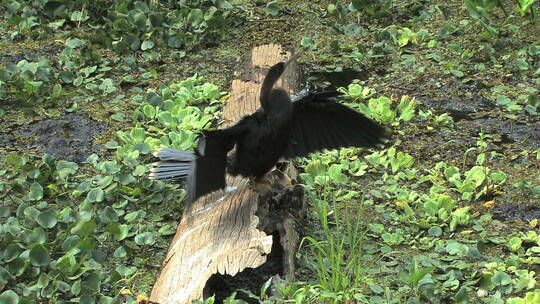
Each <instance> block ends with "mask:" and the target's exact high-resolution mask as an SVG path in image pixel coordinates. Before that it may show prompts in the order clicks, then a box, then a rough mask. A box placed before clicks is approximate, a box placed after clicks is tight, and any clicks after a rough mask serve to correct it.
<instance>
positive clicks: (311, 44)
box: [300, 37, 317, 51]
mask: <svg viewBox="0 0 540 304" xmlns="http://www.w3.org/2000/svg"><path fill="white" fill-rule="evenodd" d="M300 45H301V46H303V47H304V48H306V49H308V50H312V51H313V50H315V49H316V48H317V45H316V44H315V41H314V40H313V38H311V37H302V40H301V41H300Z"/></svg>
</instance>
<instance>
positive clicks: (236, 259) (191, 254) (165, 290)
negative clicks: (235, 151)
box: [150, 44, 306, 304]
mask: <svg viewBox="0 0 540 304" xmlns="http://www.w3.org/2000/svg"><path fill="white" fill-rule="evenodd" d="M290 56H291V55H290V53H287V52H284V51H283V50H282V48H281V46H279V45H275V44H271V45H263V46H259V47H256V48H254V49H253V50H252V52H251V54H250V56H248V58H247V60H246V64H244V65H243V66H242V68H241V69H240V72H239V73H238V74H237V75H236V77H239V78H241V79H236V80H233V82H232V85H231V96H230V98H229V100H228V101H227V103H226V105H225V106H224V109H223V120H224V123H223V124H222V127H227V126H229V125H231V124H234V123H235V122H236V121H237V120H238V119H240V118H241V117H242V116H244V115H246V114H250V113H252V112H254V111H255V110H256V109H257V108H259V89H260V84H261V82H262V80H263V78H264V76H265V74H266V71H267V69H268V68H269V67H270V66H271V65H273V64H275V63H277V62H279V61H284V60H286V59H287V58H289V57H290ZM298 75H299V74H298V68H297V66H296V64H292V65H290V66H289V67H288V68H287V70H286V71H285V73H284V74H283V75H282V77H281V79H280V80H279V81H278V83H277V84H276V87H282V88H284V89H286V90H287V91H289V94H294V93H295V92H297V91H298V88H299V76H298ZM276 167H277V168H276V169H274V170H272V171H271V172H269V173H268V174H267V175H266V176H265V178H264V179H263V180H262V181H261V182H259V183H256V184H254V183H252V182H251V181H249V180H248V179H245V178H242V177H232V176H227V188H226V189H224V190H220V191H216V192H213V193H210V194H209V195H206V196H204V197H201V198H200V199H198V200H197V201H196V202H194V203H193V204H192V205H191V206H190V208H186V209H185V211H184V213H183V215H182V219H181V221H180V223H179V225H178V227H177V231H176V235H175V236H174V238H173V240H172V242H171V244H170V246H169V249H168V253H167V256H166V258H165V260H164V262H163V268H162V270H161V273H160V276H159V277H158V279H157V281H156V283H155V284H154V287H153V289H152V293H151V296H150V300H151V301H153V302H156V303H161V304H165V303H167V304H168V303H175V304H178V303H191V302H192V301H193V300H198V299H202V298H203V297H204V296H211V295H213V294H216V295H218V296H219V295H220V294H223V296H225V294H226V293H227V292H228V290H234V289H235V288H237V287H236V286H235V284H236V281H246V280H247V281H250V282H251V283H252V284H253V283H255V284H258V286H260V285H261V284H262V283H263V282H264V281H266V280H268V279H269V278H270V277H271V276H273V275H276V274H277V275H280V276H285V277H286V278H289V279H293V278H294V274H295V263H294V253H295V251H296V249H297V247H298V243H299V236H298V233H297V229H296V227H297V226H298V224H299V223H301V221H302V220H303V218H304V216H305V210H306V208H305V200H304V192H303V189H302V187H301V186H300V185H297V184H296V171H295V169H294V167H293V166H292V165H291V163H290V162H281V163H279V164H278V165H277V166H276ZM240 276H242V278H241V279H238V278H239V277H240Z"/></svg>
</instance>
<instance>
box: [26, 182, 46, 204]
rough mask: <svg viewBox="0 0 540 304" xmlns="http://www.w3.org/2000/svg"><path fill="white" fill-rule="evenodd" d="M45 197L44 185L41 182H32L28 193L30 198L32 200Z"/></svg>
mask: <svg viewBox="0 0 540 304" xmlns="http://www.w3.org/2000/svg"><path fill="white" fill-rule="evenodd" d="M42 198H43V187H41V185H40V184H39V183H36V182H34V183H32V185H30V193H29V194H28V199H29V200H31V201H37V200H40V199H42Z"/></svg>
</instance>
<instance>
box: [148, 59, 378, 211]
mask: <svg viewBox="0 0 540 304" xmlns="http://www.w3.org/2000/svg"><path fill="white" fill-rule="evenodd" d="M295 58H296V56H293V57H292V58H291V59H289V60H288V61H287V62H279V63H277V64H275V65H273V66H272V67H270V69H269V71H268V73H267V74H266V77H265V78H264V80H263V83H262V86H261V92H260V104H261V107H260V108H259V109H258V110H257V111H256V112H255V113H253V114H251V115H246V116H244V117H243V118H241V119H240V120H239V121H238V122H237V123H236V124H235V125H233V126H231V127H228V128H225V129H218V130H210V131H202V134H201V135H200V136H199V138H198V142H197V147H196V148H195V150H194V151H180V150H176V149H172V148H162V149H160V150H159V151H157V152H156V153H155V154H154V155H155V156H157V157H159V158H160V159H161V161H160V162H156V163H154V167H153V168H152V169H151V171H150V177H151V178H155V179H163V178H178V177H187V185H188V189H187V191H188V198H187V200H188V201H194V200H196V199H197V198H199V197H201V196H203V195H205V194H207V193H210V192H212V191H215V190H219V189H222V188H225V186H226V185H225V175H226V172H228V173H229V174H231V175H242V176H244V177H250V178H261V177H262V176H264V175H265V174H266V173H267V172H268V171H270V170H271V169H272V168H273V167H274V165H275V164H276V163H277V161H278V160H279V159H280V158H284V159H291V158H295V157H302V156H307V155H308V154H310V153H313V152H317V151H321V150H325V149H326V150H331V149H338V148H342V147H376V146H377V145H379V144H382V143H384V141H385V139H386V138H387V132H386V130H385V129H384V128H383V127H382V126H380V125H379V124H377V123H376V122H374V121H372V120H371V119H369V118H367V117H365V116H364V115H363V114H361V113H358V112H356V111H355V110H353V109H351V108H349V107H347V106H345V105H342V104H340V103H338V102H337V99H336V97H337V96H338V95H339V93H338V92H335V91H333V92H309V91H304V92H302V93H301V94H299V95H297V96H295V97H294V98H293V99H292V100H291V98H290V97H289V95H288V94H287V92H286V91H285V90H284V89H282V88H274V84H275V83H276V81H277V80H278V78H279V77H280V76H281V75H282V74H283V71H284V70H285V69H286V67H287V66H288V65H289V64H290V62H291V61H293V60H294V59H295ZM233 148H235V151H234V152H233V153H232V154H231V155H230V156H229V157H227V154H228V152H229V151H231V150H232V149H233Z"/></svg>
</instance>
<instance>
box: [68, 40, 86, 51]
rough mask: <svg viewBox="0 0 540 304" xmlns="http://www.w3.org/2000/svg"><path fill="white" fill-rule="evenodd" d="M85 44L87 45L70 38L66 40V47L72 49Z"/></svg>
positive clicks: (82, 41) (84, 42)
mask: <svg viewBox="0 0 540 304" xmlns="http://www.w3.org/2000/svg"><path fill="white" fill-rule="evenodd" d="M85 44H86V41H84V40H82V39H79V38H68V39H67V40H66V45H67V46H68V47H69V48H72V49H75V48H78V47H81V46H84V45H85Z"/></svg>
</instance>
